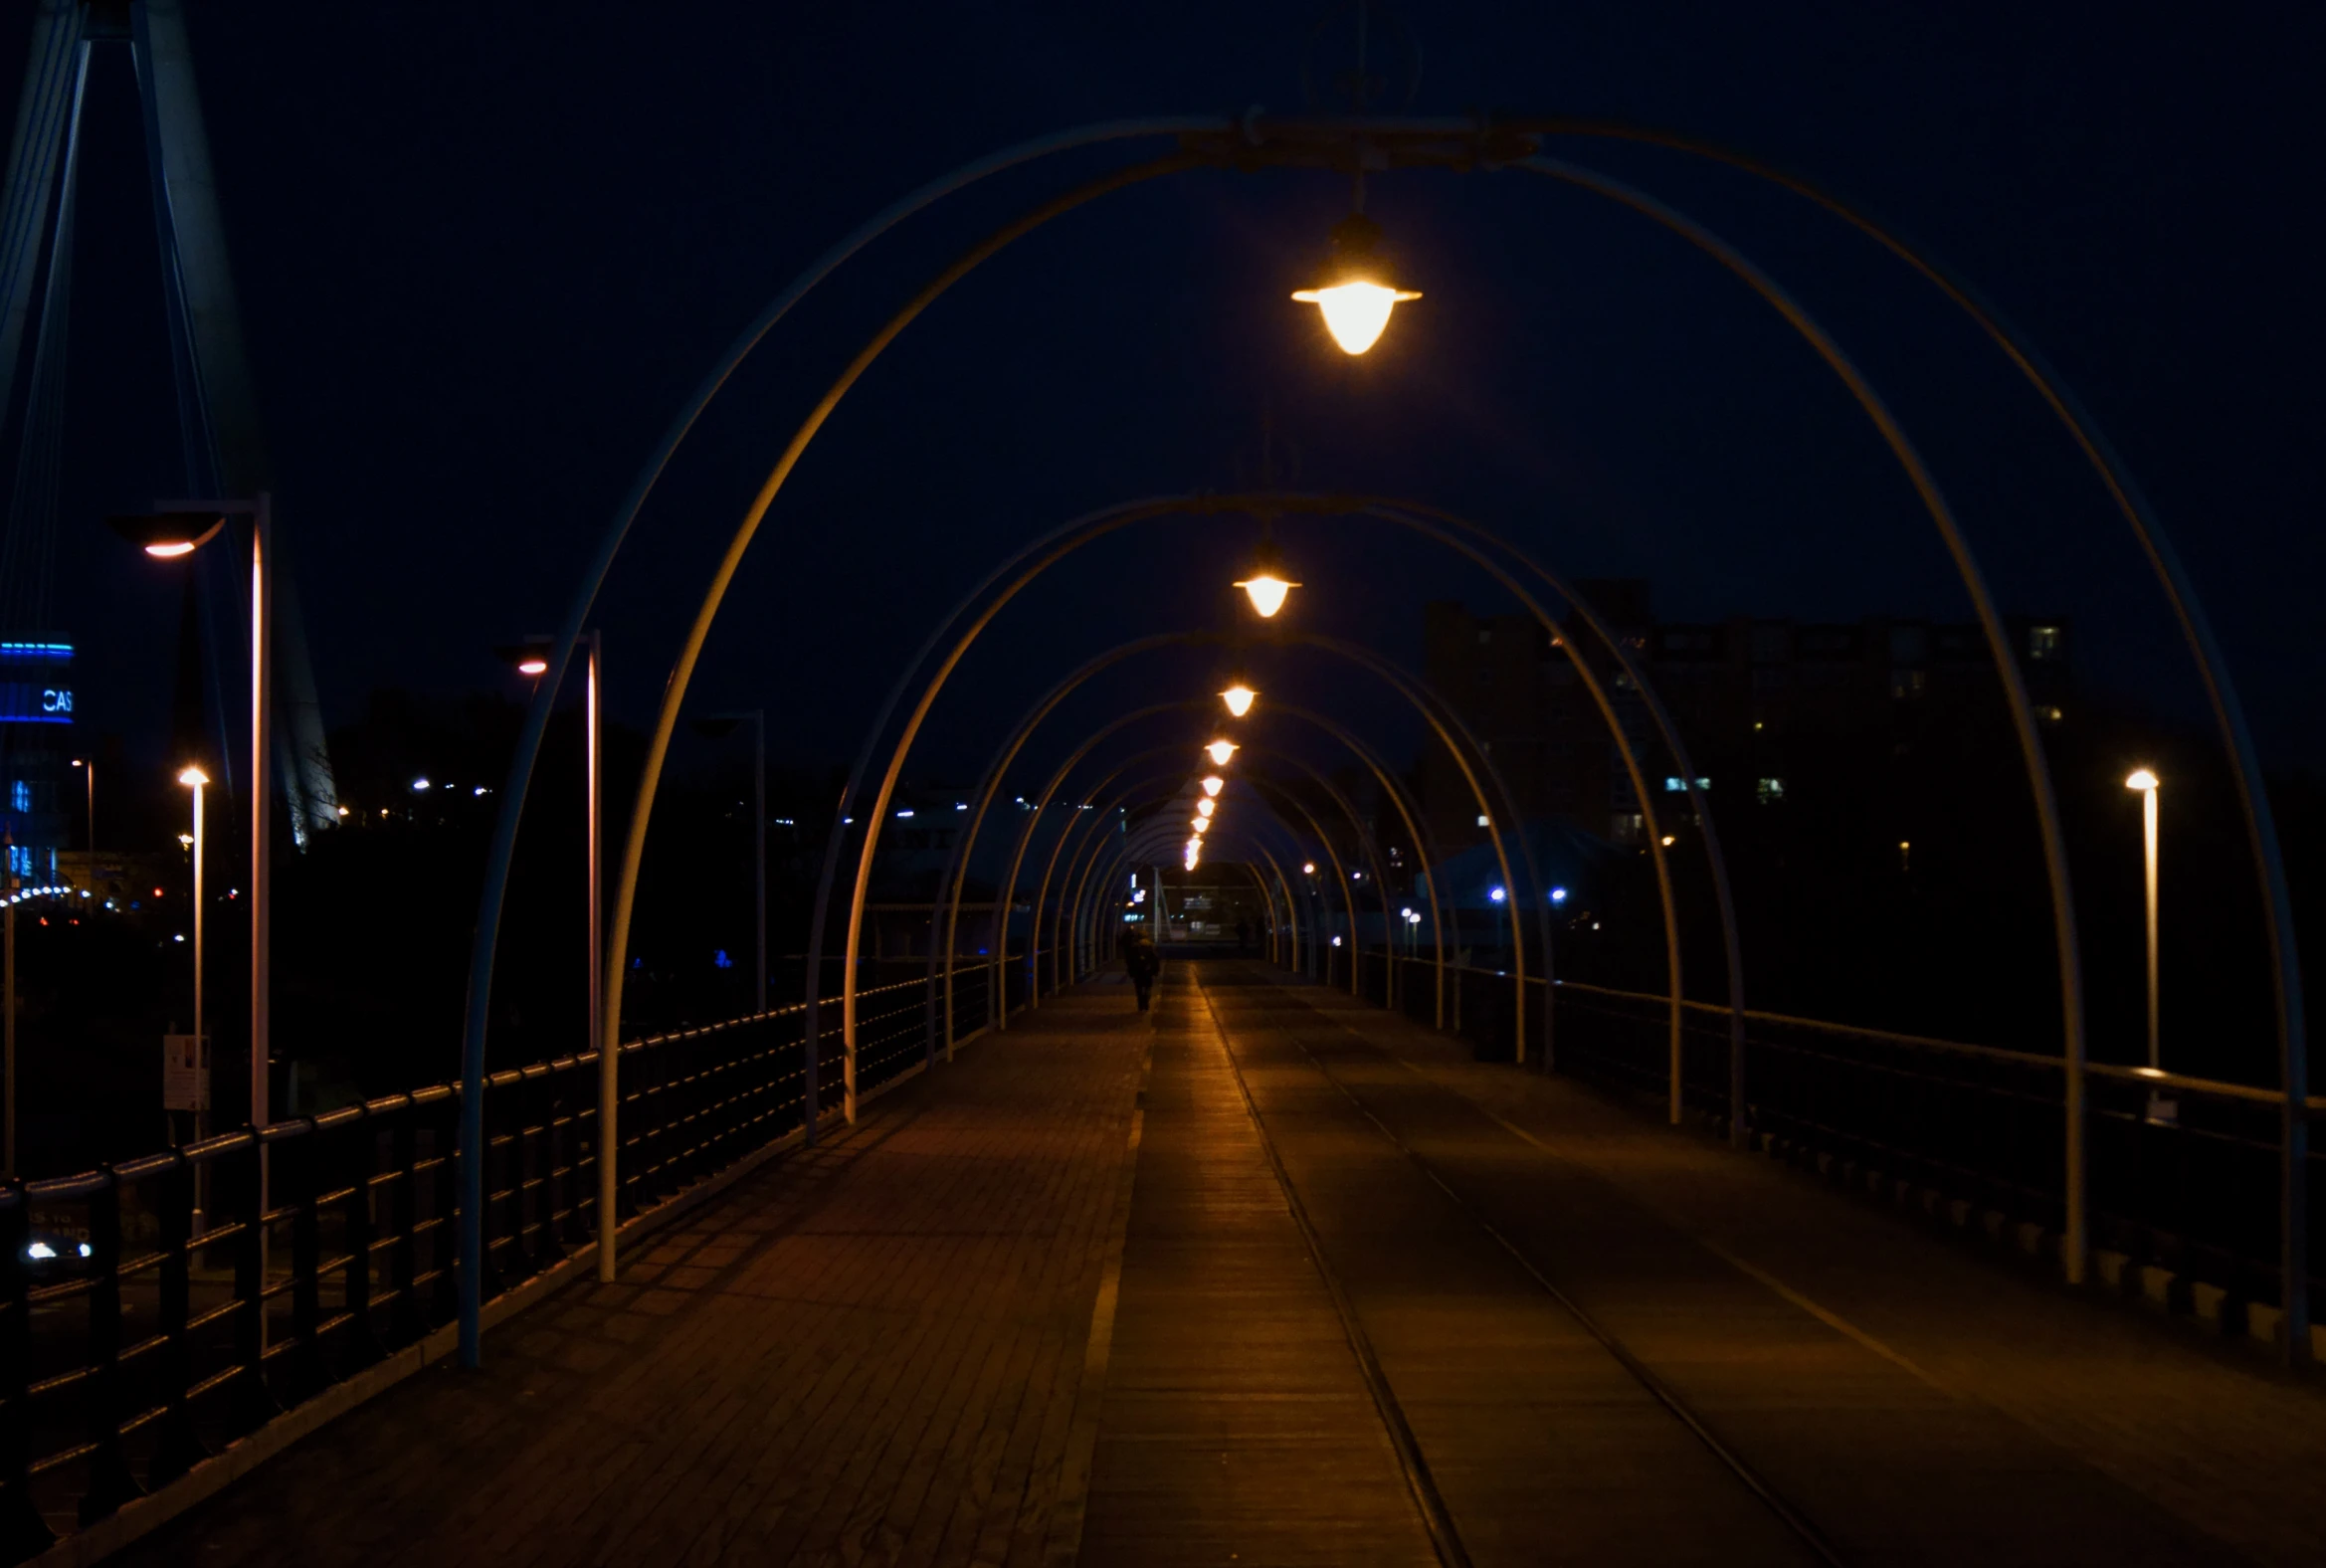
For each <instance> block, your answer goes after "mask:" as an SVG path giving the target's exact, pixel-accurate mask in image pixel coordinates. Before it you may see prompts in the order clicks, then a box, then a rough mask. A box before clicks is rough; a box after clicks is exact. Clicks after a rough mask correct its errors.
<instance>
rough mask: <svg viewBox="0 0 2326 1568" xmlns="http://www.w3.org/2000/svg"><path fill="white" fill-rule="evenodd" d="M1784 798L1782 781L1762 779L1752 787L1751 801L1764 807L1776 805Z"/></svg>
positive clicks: (1783, 783) (1783, 782)
mask: <svg viewBox="0 0 2326 1568" xmlns="http://www.w3.org/2000/svg"><path fill="white" fill-rule="evenodd" d="M1784 798H1785V781H1784V780H1783V779H1762V780H1760V781H1758V782H1757V783H1755V784H1754V785H1753V799H1755V800H1757V801H1759V802H1760V803H1761V804H1762V805H1764V806H1770V805H1774V804H1776V803H1777V802H1778V801H1781V800H1783V799H1784Z"/></svg>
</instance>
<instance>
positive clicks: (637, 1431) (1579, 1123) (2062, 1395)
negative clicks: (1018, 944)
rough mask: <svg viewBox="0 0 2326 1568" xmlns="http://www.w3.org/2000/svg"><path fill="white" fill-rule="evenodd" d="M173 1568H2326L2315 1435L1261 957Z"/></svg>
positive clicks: (2301, 1415) (929, 1111) (365, 1450)
mask: <svg viewBox="0 0 2326 1568" xmlns="http://www.w3.org/2000/svg"><path fill="white" fill-rule="evenodd" d="M681 1225H682V1228H674V1229H673V1230H671V1231H667V1232H665V1233H663V1234H662V1235H660V1236H659V1237H657V1238H655V1239H654V1240H653V1241H652V1242H651V1243H650V1244H649V1246H648V1247H647V1248H646V1249H644V1250H643V1252H642V1255H641V1256H638V1257H637V1258H636V1259H635V1260H634V1262H633V1263H632V1264H631V1265H630V1266H629V1267H628V1268H626V1269H625V1271H624V1274H623V1277H622V1279H621V1280H620V1281H619V1282H618V1283H616V1284H614V1285H610V1286H598V1285H595V1284H588V1283H585V1284H578V1285H575V1286H572V1287H569V1288H568V1289H566V1290H565V1291H563V1292H562V1293H560V1294H559V1295H557V1296H555V1297H553V1298H551V1299H550V1300H548V1301H547V1302H545V1303H544V1304H542V1305H541V1306H539V1307H537V1308H535V1309H534V1310H532V1311H531V1312H529V1313H527V1314H526V1315H525V1316H524V1317H522V1318H520V1319H518V1320H516V1321H515V1322H513V1323H511V1324H510V1325H508V1326H507V1327H505V1328H503V1329H502V1330H499V1331H497V1332H495V1333H494V1334H493V1335H491V1336H490V1337H489V1338H488V1339H487V1341H486V1354H487V1367H486V1369H485V1371H484V1372H483V1373H480V1374H468V1375H464V1374H460V1373H458V1372H454V1371H449V1370H447V1371H432V1372H429V1373H426V1374H423V1375H422V1376H420V1377H417V1378H415V1379H413V1380H412V1381H410V1382H408V1383H406V1384H404V1385H401V1386H400V1387H398V1388H396V1389H394V1390H392V1391H391V1392H390V1393H388V1394H386V1395H385V1396H383V1397H382V1398H380V1399H379V1400H377V1401H375V1402H374V1403H373V1404H371V1405H368V1406H366V1407H364V1408H362V1409H360V1410H358V1411H356V1412H355V1413H353V1414H352V1415H350V1416H348V1417H346V1418H344V1419H343V1420H341V1421H340V1422H338V1423H336V1424H334V1425H333V1426H331V1427H329V1428H327V1429H325V1430H324V1431H323V1432H321V1433H320V1434H318V1435H317V1436H315V1437H314V1438H312V1439H310V1440H308V1441H307V1442H306V1443H304V1444H302V1445H300V1446H298V1447H297V1448H294V1449H293V1450H292V1451H291V1452H290V1453H289V1454H287V1455H285V1456H284V1457H282V1458H281V1459H279V1460H277V1461H275V1462H273V1463H272V1464H269V1465H267V1466H265V1467H262V1468H261V1469H260V1470H256V1471H255V1472H254V1473H252V1474H251V1475H250V1476H248V1477H246V1478H245V1479H244V1480H242V1481H240V1482H238V1483H237V1484H236V1485H235V1486H233V1487H232V1488H230V1489H229V1490H227V1491H226V1492H224V1493H222V1494H221V1495H220V1496H218V1497H217V1498H215V1499H214V1500H213V1501H211V1502H210V1503H209V1504H207V1505H205V1506H203V1507H201V1508H199V1509H197V1510H195V1511H194V1512H192V1513H190V1514H188V1515H186V1516H185V1517H183V1518H182V1519H180V1520H178V1521H177V1522H176V1523H175V1524H173V1525H171V1526H168V1527H166V1528H165V1529H164V1530H162V1531H161V1532H159V1533H157V1534H156V1535H154V1536H152V1537H149V1538H148V1539H147V1540H145V1541H143V1542H140V1543H139V1544H138V1545H137V1546H135V1547H133V1548H132V1549H131V1550H130V1551H129V1552H127V1553H125V1554H123V1560H125V1561H128V1562H132V1563H138V1564H155V1565H159V1564H165V1563H166V1564H188V1563H191V1564H242V1563H252V1564H284V1565H289V1564H293V1563H297V1564H309V1563H317V1562H331V1563H352V1564H366V1565H371V1564H378V1565H386V1564H398V1565H406V1564H409V1565H425V1568H449V1565H454V1564H469V1563H479V1564H483V1563H493V1564H510V1565H521V1564H542V1565H552V1564H556V1565H562V1564H569V1563H571V1564H618V1563H619V1564H626V1563H641V1564H644V1563H656V1564H662V1563H713V1562H751V1563H786V1562H803V1563H808V1562H817V1563H822V1562H831V1563H850V1564H855V1563H883V1564H885V1563H916V1564H955V1563H978V1564H1005V1563H1039V1564H1045V1565H1054V1568H1065V1565H1066V1564H1068V1563H1071V1562H1074V1561H1076V1560H1079V1561H1080V1562H1083V1563H1088V1564H1092V1565H1094V1568H1098V1565H1105V1568H1111V1565H1116V1564H1126V1565H1130V1564H1149V1563H1155V1564H1165V1563H1170V1564H1177V1563H1189V1564H1193V1563H1236V1564H1238V1565H1239V1568H1248V1565H1253V1564H1309V1563H1314V1564H1328V1563H1331V1564H1338V1563H1363V1564H1375V1563H1378V1564H1400V1565H1403V1564H1428V1563H1433V1562H1441V1561H1444V1562H1454V1563H1463V1562H1474V1563H1477V1564H1480V1565H1485V1564H1505V1563H1507V1564H1518V1563H1529V1564H1532V1563H1541V1562H1545V1561H1573V1562H1578V1563H1584V1562H1588V1563H1638V1564H1661V1563H1686V1562H1707V1563H1709V1562H1718V1563H1721V1564H1723V1565H1747V1568H1749V1565H1757V1564H1793V1563H1819V1562H1826V1563H1850V1564H1892V1563H1895V1564H1918V1563H1928V1564H1934V1565H1935V1564H1956V1563H1974V1564H1977V1565H1978V1568H2009V1565H2014V1564H2028V1565H2035V1564H2057V1563H2093V1564H2101V1563H2105V1564H2108V1565H2110V1568H2120V1565H2143V1564H2158V1563H2210V1562H2224V1563H2227V1562H2245V1561H2252V1562H2262V1563H2269V1564H2287V1565H2292V1564H2315V1563H2317V1562H2321V1561H2326V1482H2321V1479H2320V1477H2322V1476H2326V1396H2322V1395H2321V1392H2320V1388H2319V1386H2318V1384H2317V1383H2316V1382H2315V1381H2303V1382H2294V1381H2288V1380H2286V1379H2285V1378H2283V1377H2281V1376H2279V1375H2278V1374H2276V1373H2275V1372H2273V1371H2272V1370H2271V1369H2269V1368H2267V1367H2266V1366H2264V1365H2262V1364H2260V1363H2259V1362H2258V1361H2257V1360H2255V1359H2252V1358H2249V1357H2244V1356H2241V1355H2238V1354H2236V1353H2233V1352H2229V1351H2224V1350H2219V1349H2215V1348H2210V1347H2207V1346H2205V1345H2203V1344H2201V1343H2199V1342H2197V1341H2196V1340H2194V1339H2193V1338H2191V1337H2190V1336H2189V1335H2188V1334H2187V1333H2186V1332H2185V1331H2183V1330H2182V1329H2180V1328H2179V1327H2177V1326H2176V1325H2173V1324H2170V1323H2167V1322H2164V1321H2162V1320H2159V1321H2153V1322H2152V1321H2148V1320H2145V1319H2143V1318H2142V1317H2140V1316H2139V1315H2137V1314H2136V1313H2133V1312H2131V1311H2129V1310H2121V1309H2117V1308H2113V1307H2110V1306H2107V1305H2104V1304H2098V1303H2094V1302H2091V1301H2088V1300H2084V1299H2079V1298H2076V1297H2073V1296H2070V1295H2068V1294H2066V1293H2065V1292H2063V1291H2060V1290H2057V1289H2055V1288H2052V1287H2049V1286H2047V1285H2044V1284H2042V1283H2041V1282H2039V1281H2037V1280H2035V1279H2034V1278H2032V1277H2029V1276H2025V1275H2021V1274H2015V1273H2013V1272H2012V1271H2011V1270H2010V1269H2008V1268H2007V1267H2005V1266H2003V1265H2001V1264H1999V1263H1997V1262H1995V1261H1993V1260H1991V1259H1989V1258H1986V1257H1982V1256H1979V1255H1977V1254H1974V1253H1972V1252H1970V1251H1969V1250H1967V1249H1966V1248H1963V1247H1962V1246H1960V1245H1958V1244H1955V1243H1953V1242H1950V1241H1949V1240H1947V1239H1945V1238H1942V1237H1939V1236H1935V1235H1932V1234H1928V1233H1924V1232H1921V1231H1919V1230H1917V1229H1915V1228H1914V1227H1912V1226H1911V1225H1909V1224H1908V1223H1907V1222H1905V1221H1903V1220H1902V1219H1900V1218H1898V1217H1895V1216H1892V1215H1889V1214H1885V1213H1883V1212H1881V1211H1879V1210H1878V1209H1875V1208H1873V1207H1872V1206H1871V1205H1868V1204H1865V1203H1862V1202H1861V1201H1858V1200H1853V1199H1850V1198H1848V1197H1846V1196H1844V1195H1840V1194H1836V1193H1833V1192H1830V1191H1827V1190H1825V1189H1823V1188H1821V1187H1818V1186H1817V1185H1815V1184H1813V1183H1811V1182H1810V1181H1808V1180H1807V1179H1805V1178H1802V1177H1800V1176H1798V1175H1796V1174H1794V1173H1792V1172H1790V1171H1787V1170H1784V1169H1782V1168H1779V1167H1776V1166H1773V1165H1770V1164H1767V1163H1765V1162H1761V1161H1756V1160H1752V1159H1749V1158H1745V1157H1741V1156H1737V1155H1733V1154H1731V1153H1729V1152H1728V1151H1726V1150H1725V1149H1723V1148H1720V1147H1718V1146H1715V1145H1712V1144H1710V1143H1707V1142H1704V1141H1701V1140H1698V1139H1695V1138H1691V1137H1687V1136H1682V1135H1678V1134H1674V1133H1672V1132H1670V1131H1668V1130H1666V1129H1663V1128H1661V1127H1659V1126H1656V1125H1654V1124H1653V1123H1652V1122H1651V1121H1648V1120H1647V1119H1645V1118H1643V1117H1642V1116H1641V1115H1639V1114H1638V1113H1637V1112H1636V1111H1635V1110H1633V1109H1632V1108H1630V1107H1628V1106H1626V1105H1623V1104H1620V1103H1618V1102H1615V1101H1612V1100H1610V1099H1607V1098H1604V1097H1602V1096H1599V1095H1596V1094H1594V1093H1592V1092H1590V1091H1588V1090H1585V1089H1581V1088H1578V1087H1577V1086H1575V1085H1573V1084H1571V1083H1566V1082H1563V1081H1561V1080H1558V1079H1544V1078H1536V1077H1533V1076H1531V1075H1527V1074H1521V1073H1518V1072H1514V1071H1513V1070H1511V1069H1509V1068H1507V1067H1490V1066H1479V1065H1476V1064H1473V1063H1471V1062H1469V1061H1468V1060H1467V1059H1466V1057H1465V1056H1463V1055H1462V1054H1461V1053H1460V1052H1459V1051H1458V1050H1457V1048H1456V1047H1455V1046H1454V1044H1453V1043H1452V1042H1448V1041H1445V1040H1443V1039H1440V1038H1438V1037H1435V1036H1432V1035H1429V1034H1428V1033H1426V1032H1424V1031H1421V1030H1418V1029H1415V1028H1413V1027H1412V1026H1410V1025H1407V1024H1405V1023H1404V1022H1402V1021H1401V1020H1397V1019H1394V1018H1392V1017H1389V1016H1388V1015H1385V1014H1382V1013H1379V1012H1376V1011H1374V1010H1371V1009H1367V1008H1363V1007H1360V1006H1359V1005H1357V1004H1355V1003H1353V1002H1352V1001H1350V1000H1349V999H1348V998H1347V997H1345V996H1338V995H1334V994H1331V993H1327V992H1322V991H1319V990H1317V989H1316V988H1314V987H1310V986H1305V985H1300V984H1297V983H1288V982H1281V981H1280V977H1277V978H1271V977H1270V976H1269V975H1268V974H1266V973H1265V972H1263V971H1261V970H1260V968H1259V966H1256V965H1241V964H1232V963H1218V964H1215V963H1204V964H1197V965H1174V966H1173V967H1172V968H1171V970H1170V971H1169V972H1168V974H1167V976H1166V981H1165V984H1164V986H1163V987H1162V988H1161V989H1160V991H1159V992H1158V1007H1157V1011H1156V1012H1155V1013H1154V1014H1151V1015H1144V1016H1142V1015H1138V1014H1135V1013H1133V1012H1132V1011H1131V1010H1130V1006H1129V1000H1128V997H1127V995H1126V993H1125V990H1124V988H1123V987H1121V986H1120V985H1119V984H1115V983H1109V982H1103V981H1102V982H1098V983H1095V984H1093V985H1091V986H1088V987H1085V988H1083V989H1082V990H1081V991H1079V992H1077V993H1075V994H1073V995H1070V996H1068V997H1066V998H1064V999H1062V1000H1060V1001H1058V1002H1054V1003H1046V1004H1045V1005H1044V1007H1043V1008H1042V1010H1041V1011H1040V1012H1038V1013H1036V1014H1034V1015H1032V1016H1030V1017H1027V1018H1024V1019H1021V1020H1017V1021H1013V1024H1012V1027H1011V1029H1010V1030H1009V1032H1008V1033H1006V1034H1003V1035H999V1036H991V1037H988V1038H986V1039H984V1040H981V1041H979V1042H977V1043H976V1044H974V1045H972V1046H970V1047H968V1048H966V1049H965V1050H964V1051H963V1052H962V1054H961V1057H960V1060H959V1061H958V1062H957V1063H956V1064H954V1065H953V1066H951V1067H950V1068H946V1069H942V1070H940V1071H939V1072H938V1073H936V1074H933V1075H931V1076H929V1077H927V1078H923V1079H921V1080H919V1081H917V1082H915V1083H913V1084H911V1085H908V1086H906V1087H904V1088H902V1089H900V1090H899V1091H897V1092H896V1093H894V1094H893V1095H891V1096H889V1097H887V1098H885V1099H883V1100H880V1101H878V1102H876V1103H875V1104H874V1105H873V1106H872V1107H871V1108H870V1109H869V1110H868V1113H867V1115H866V1118H865V1121H864V1124H863V1125H861V1126H860V1127H858V1128H856V1129H854V1131H852V1132H849V1133H847V1134H845V1135H843V1136H840V1137H837V1138H834V1139H832V1140H830V1141H828V1142H827V1143H826V1145H825V1146H823V1147H821V1148H819V1149H817V1150H815V1151H813V1152H808V1153H802V1154H797V1155H794V1156H792V1157H789V1158H787V1159H784V1160H782V1161H780V1162H777V1163H776V1164H774V1165H771V1166H769V1167H767V1168H766V1169H764V1170H763V1171H761V1172H758V1173H756V1174H754V1175H753V1176H752V1177H750V1178H747V1179H746V1180H744V1181H742V1182H740V1183H738V1184H737V1185H736V1186H735V1187H733V1188H731V1189H729V1190H728V1191H727V1192H726V1193H724V1194H722V1195H720V1197H718V1198H717V1199H715V1200H713V1201H712V1202H711V1203H709V1204H706V1205H705V1206H704V1207H703V1208H702V1209H700V1210H698V1211H696V1212H695V1213H694V1214H692V1215H690V1216H688V1217H687V1218H686V1220H685V1221H683V1222H681Z"/></svg>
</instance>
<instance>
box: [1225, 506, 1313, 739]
mask: <svg viewBox="0 0 2326 1568" xmlns="http://www.w3.org/2000/svg"><path fill="white" fill-rule="evenodd" d="M1234 586H1236V587H1238V588H1241V589H1243V590H1244V593H1245V597H1247V598H1249V599H1250V600H1251V601H1252V608H1253V609H1254V610H1255V611H1257V612H1258V613H1259V615H1260V619H1261V620H1263V621H1264V620H1266V619H1267V618H1268V617H1269V616H1271V615H1274V614H1275V613H1276V612H1277V611H1278V610H1281V609H1282V608H1283V607H1284V600H1285V598H1286V596H1288V595H1289V594H1290V593H1291V592H1292V590H1293V589H1295V588H1297V587H1299V586H1300V585H1299V584H1298V583H1296V582H1294V581H1293V580H1292V579H1291V578H1289V577H1286V576H1285V575H1284V560H1283V556H1282V555H1281V554H1280V553H1279V552H1278V551H1277V549H1276V544H1275V541H1274V540H1273V539H1264V538H1263V539H1261V540H1260V545H1259V547H1258V548H1257V549H1255V550H1254V551H1253V552H1252V565H1251V566H1250V567H1249V568H1248V569H1247V570H1246V571H1245V573H1244V575H1243V576H1242V577H1240V578H1238V579H1237V581H1236V583H1235V584H1234ZM1223 694H1225V693H1223ZM1231 705H1233V704H1231Z"/></svg>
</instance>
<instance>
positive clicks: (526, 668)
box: [517, 654, 549, 676]
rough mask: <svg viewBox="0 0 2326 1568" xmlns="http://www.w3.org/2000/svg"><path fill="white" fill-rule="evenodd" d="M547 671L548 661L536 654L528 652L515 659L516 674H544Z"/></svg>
mask: <svg viewBox="0 0 2326 1568" xmlns="http://www.w3.org/2000/svg"><path fill="white" fill-rule="evenodd" d="M548 673H549V661H548V660H546V659H543V658H542V657H541V656H540V655H538V654H528V655H526V656H525V657H524V658H522V659H520V660H518V661H517V674H518V675H520V676H545V675H547V674H548Z"/></svg>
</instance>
